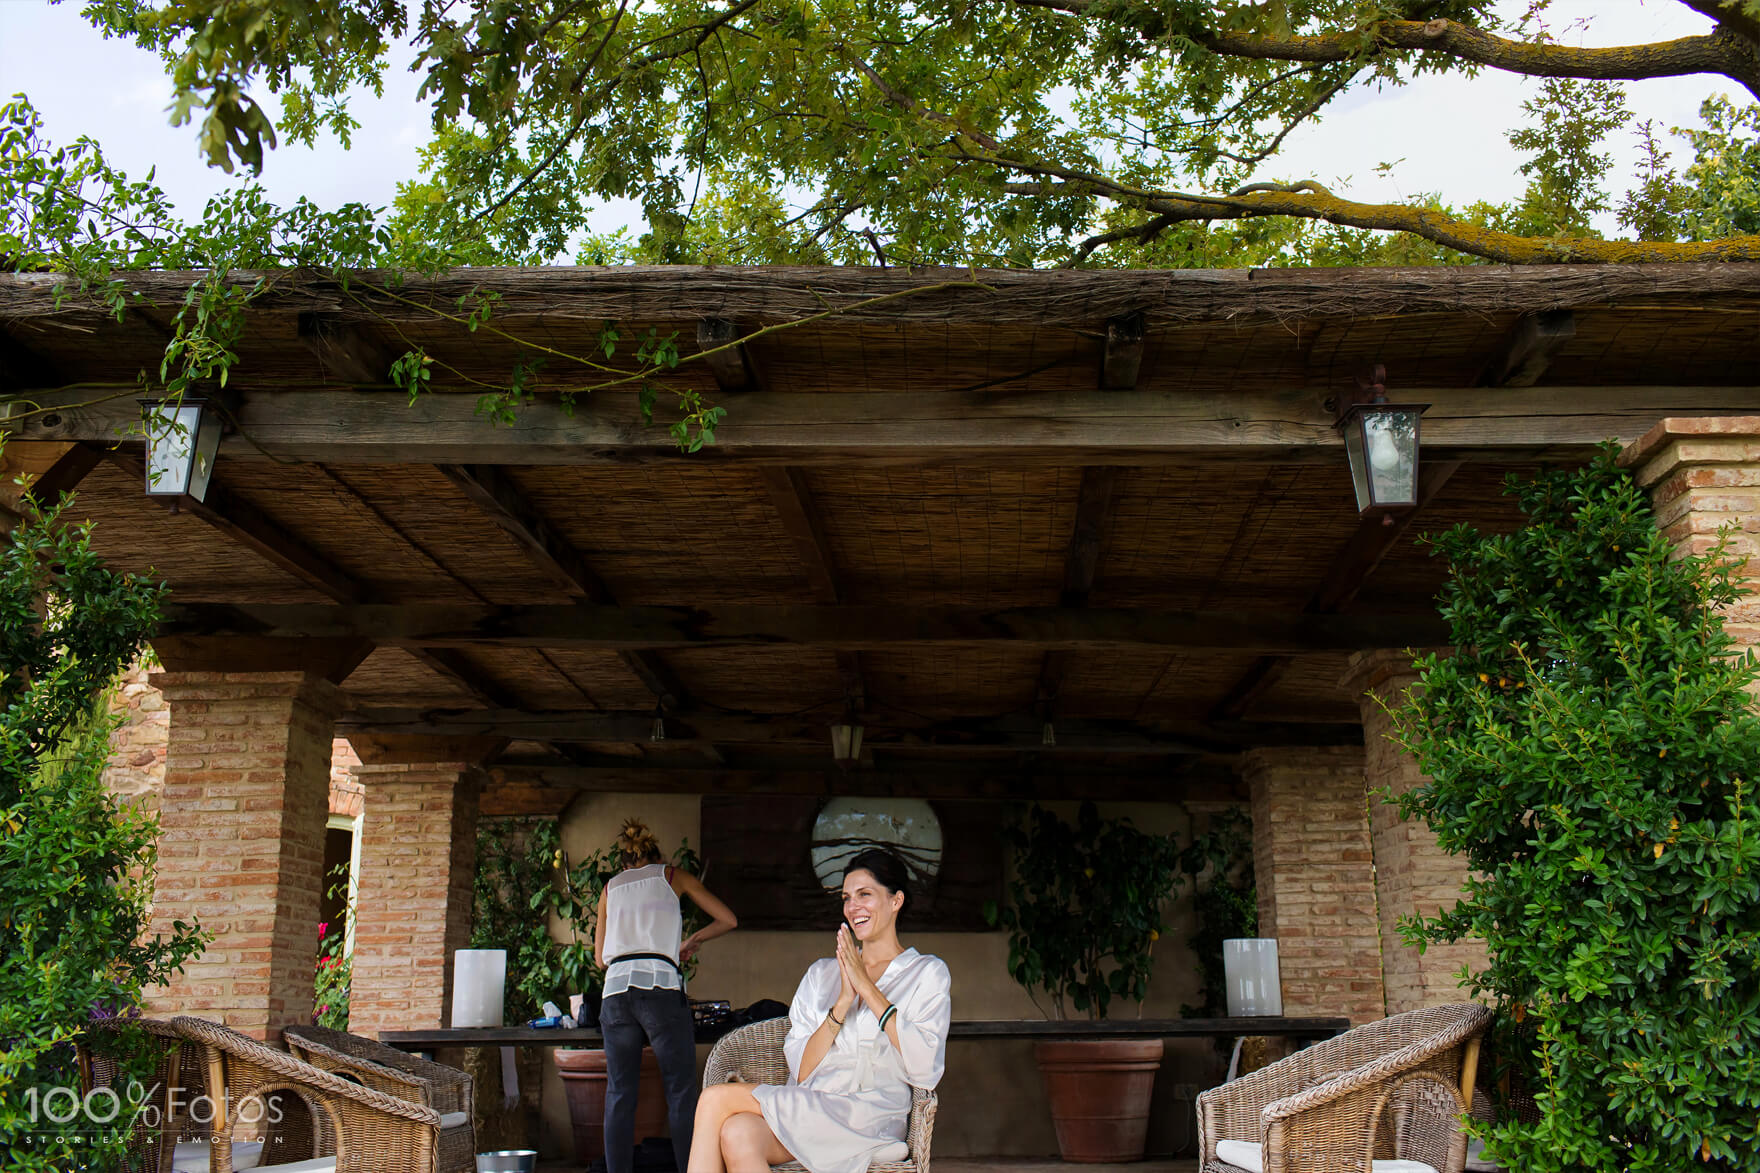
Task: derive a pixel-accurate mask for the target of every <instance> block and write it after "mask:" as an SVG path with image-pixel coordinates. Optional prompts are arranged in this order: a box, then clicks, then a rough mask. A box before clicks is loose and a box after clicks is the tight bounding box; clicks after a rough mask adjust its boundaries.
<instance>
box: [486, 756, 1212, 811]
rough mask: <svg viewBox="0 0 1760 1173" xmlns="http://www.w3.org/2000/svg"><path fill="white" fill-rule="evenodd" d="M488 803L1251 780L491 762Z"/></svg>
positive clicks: (515, 805) (1054, 793)
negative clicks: (624, 795)
mask: <svg viewBox="0 0 1760 1173" xmlns="http://www.w3.org/2000/svg"><path fill="white" fill-rule="evenodd" d="M489 779H490V781H489V784H488V786H486V787H485V788H484V792H483V806H484V809H485V811H489V810H500V809H501V808H503V807H506V808H508V809H509V810H510V812H513V811H521V810H525V809H527V808H532V809H554V810H560V809H561V808H562V807H563V806H564V805H566V804H567V801H568V799H570V798H572V797H573V796H574V795H575V794H579V793H582V792H588V793H618V792H633V793H638V794H727V795H740V794H748V795H754V796H763V795H824V796H827V797H831V796H836V795H848V796H851V797H861V798H927V799H931V800H937V799H938V800H943V801H957V802H985V801H989V802H1009V801H1014V802H1033V801H1041V800H1055V799H1067V798H1092V799H1095V800H1113V801H1120V802H1166V801H1169V800H1177V801H1184V802H1245V801H1246V800H1247V792H1246V787H1245V786H1244V785H1243V784H1242V783H1241V781H1240V779H1239V778H1238V777H1237V776H1236V775H1235V774H1234V772H1233V771H1231V770H1229V769H1228V768H1227V767H1226V766H1223V765H1219V764H1214V763H1207V762H1194V763H1191V764H1190V765H1187V766H1184V767H1183V768H1179V769H1173V770H1168V769H1160V770H1156V771H1154V772H1152V773H1122V772H1121V773H1109V772H1105V771H1093V772H1085V771H1084V772H1076V771H1056V772H1037V771H1035V772H1022V771H1015V770H997V769H995V768H993V767H984V768H980V769H974V770H948V769H946V768H945V767H939V766H938V767H935V768H933V769H929V770H924V769H909V770H837V769H829V768H827V769H822V770H814V769H800V770H722V769H679V768H677V767H657V768H656V767H642V766H632V767H627V768H623V769H594V768H580V767H570V766H550V767H534V766H495V765H491V766H490V768H489Z"/></svg>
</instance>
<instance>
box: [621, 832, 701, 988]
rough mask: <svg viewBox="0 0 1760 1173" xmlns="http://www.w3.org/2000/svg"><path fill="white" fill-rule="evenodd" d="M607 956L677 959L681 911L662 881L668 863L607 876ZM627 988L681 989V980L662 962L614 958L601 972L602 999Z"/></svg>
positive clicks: (670, 967)
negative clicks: (643, 955)
mask: <svg viewBox="0 0 1760 1173" xmlns="http://www.w3.org/2000/svg"><path fill="white" fill-rule="evenodd" d="M605 900H606V902H607V903H606V905H605V956H606V957H621V956H623V955H624V954H626V953H659V954H663V955H664V956H666V957H670V958H672V960H674V961H677V960H678V945H679V938H680V937H681V936H683V935H684V914H683V913H682V912H680V911H679V907H678V894H677V893H675V892H674V891H673V890H672V885H671V884H669V883H667V882H666V865H665V864H663V863H651V864H649V865H647V866H646V867H640V868H630V869H629V870H628V871H624V872H619V873H618V874H617V875H615V876H613V877H611V880H610V882H608V883H607V884H606V885H605ZM628 989H637V990H682V989H684V978H683V977H682V976H680V974H679V972H678V970H677V969H675V968H674V967H672V966H670V965H668V964H666V963H665V962H664V961H653V960H648V959H638V960H635V961H616V962H613V963H612V964H611V966H610V968H609V969H607V970H606V971H605V992H604V997H607V998H609V997H611V996H612V995H613V994H621V993H623V992H624V991H625V990H628Z"/></svg>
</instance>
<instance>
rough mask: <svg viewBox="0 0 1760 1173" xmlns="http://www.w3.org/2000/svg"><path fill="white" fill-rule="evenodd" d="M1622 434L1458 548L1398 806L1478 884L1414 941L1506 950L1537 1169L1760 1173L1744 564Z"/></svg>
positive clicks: (1507, 1020) (1510, 1123) (1532, 1172)
mask: <svg viewBox="0 0 1760 1173" xmlns="http://www.w3.org/2000/svg"><path fill="white" fill-rule="evenodd" d="M1615 455H1616V450H1615V449H1614V448H1613V447H1612V446H1609V447H1607V448H1605V449H1604V450H1603V451H1602V452H1601V453H1600V454H1599V455H1598V456H1597V458H1596V459H1595V460H1594V461H1593V462H1592V463H1591V464H1590V465H1589V466H1588V467H1586V468H1583V469H1581V470H1578V471H1572V472H1550V473H1546V474H1543V475H1541V476H1539V477H1537V478H1536V479H1534V480H1533V481H1530V482H1525V483H1524V482H1520V481H1518V480H1515V479H1514V478H1512V479H1511V481H1510V483H1509V485H1508V492H1509V493H1511V494H1512V495H1513V496H1514V497H1515V498H1516V500H1517V501H1518V502H1519V503H1520V506H1521V510H1522V512H1523V514H1525V515H1526V518H1527V521H1526V524H1525V525H1523V526H1522V528H1520V529H1519V530H1517V531H1515V532H1514V533H1509V534H1481V533H1477V532H1475V531H1473V530H1471V529H1468V528H1466V527H1461V528H1457V529H1455V530H1453V531H1451V532H1449V533H1448V534H1446V535H1444V536H1442V537H1439V538H1436V539H1434V540H1433V541H1434V546H1435V549H1436V552H1437V553H1439V554H1440V555H1441V556H1442V557H1444V558H1446V559H1447V560H1448V564H1449V571H1450V579H1449V582H1448V585H1447V586H1446V588H1445V589H1444V591H1443V594H1442V599H1441V607H1442V613H1443V615H1444V616H1445V617H1446V618H1447V620H1448V621H1449V623H1450V625H1451V627H1452V633H1453V637H1452V643H1453V644H1454V646H1455V648H1456V653H1455V654H1454V655H1453V656H1441V655H1429V656H1424V657H1421V658H1419V660H1418V666H1419V669H1420V672H1421V678H1422V688H1421V689H1420V690H1414V692H1413V694H1412V695H1411V697H1410V698H1408V701H1407V702H1406V703H1405V704H1404V706H1403V707H1402V708H1401V709H1400V710H1399V711H1398V713H1397V716H1398V718H1399V728H1400V731H1401V733H1400V735H1401V738H1402V740H1403V743H1404V744H1405V746H1406V747H1407V748H1408V749H1409V750H1411V751H1412V752H1413V753H1415V754H1416V755H1417V757H1418V761H1419V763H1420V764H1421V766H1422V767H1423V769H1424V772H1425V773H1426V774H1428V775H1429V777H1430V779H1431V781H1430V782H1429V784H1428V785H1425V786H1423V787H1420V788H1418V789H1416V790H1414V791H1412V792H1411V793H1409V794H1407V795H1404V796H1402V797H1401V799H1400V807H1401V811H1402V813H1403V814H1405V815H1407V816H1409V817H1422V818H1423V819H1425V820H1426V821H1427V822H1428V823H1429V825H1430V826H1431V827H1432V828H1433V829H1434V830H1435V832H1436V834H1437V839H1438V842H1439V843H1440V844H1441V845H1442V846H1443V847H1444V848H1445V849H1447V850H1449V851H1453V852H1459V853H1461V854H1464V855H1465V856H1466V861H1467V863H1468V864H1469V865H1470V867H1471V869H1472V878H1471V879H1469V881H1468V882H1467V886H1466V895H1465V898H1464V899H1463V900H1462V901H1461V902H1460V904H1459V905H1458V906H1457V907H1455V908H1453V909H1449V910H1444V911H1443V912H1441V913H1440V914H1439V915H1438V916H1436V917H1434V918H1429V919H1425V920H1422V921H1419V922H1415V923H1411V924H1408V925H1406V926H1405V929H1406V933H1407V936H1408V939H1410V940H1411V941H1412V942H1414V943H1417V944H1419V945H1420V947H1422V943H1423V942H1426V941H1454V940H1459V939H1462V938H1465V937H1479V938H1482V939H1483V940H1484V941H1485V942H1486V944H1487V945H1488V947H1489V955H1490V964H1489V967H1488V968H1487V969H1486V970H1485V971H1484V972H1483V973H1482V974H1479V975H1476V977H1475V979H1474V985H1475V986H1476V987H1477V988H1478V989H1480V990H1482V991H1484V992H1486V993H1488V994H1489V995H1490V996H1491V997H1492V998H1493V999H1494V1000H1495V1002H1496V1006H1497V1010H1498V1015H1499V1022H1500V1029H1499V1036H1498V1043H1499V1046H1498V1050H1499V1052H1500V1055H1501V1060H1502V1065H1503V1066H1504V1068H1505V1070H1504V1071H1503V1072H1502V1074H1503V1075H1504V1076H1505V1077H1507V1078H1508V1079H1509V1080H1511V1081H1513V1086H1517V1087H1521V1086H1525V1087H1527V1088H1530V1089H1532V1091H1533V1094H1534V1097H1535V1100H1536V1101H1537V1106H1538V1108H1539V1118H1538V1119H1537V1120H1534V1121H1532V1122H1526V1123H1524V1122H1522V1121H1521V1120H1520V1119H1515V1118H1511V1117H1509V1116H1506V1117H1505V1122H1504V1123H1501V1124H1499V1125H1498V1126H1496V1127H1495V1128H1492V1129H1489V1130H1485V1134H1486V1135H1487V1137H1488V1139H1489V1147H1490V1148H1491V1150H1492V1151H1493V1152H1494V1153H1496V1154H1498V1155H1499V1156H1500V1157H1501V1159H1502V1160H1503V1163H1504V1164H1505V1165H1506V1166H1508V1167H1511V1168H1515V1169H1519V1170H1522V1171H1523V1173H1554V1171H1558V1173H1563V1171H1565V1170H1632V1171H1634V1173H1647V1171H1656V1173H1662V1171H1665V1170H1668V1171H1674V1170H1684V1169H1710V1170H1744V1171H1746V1173H1755V1171H1757V1170H1760V825H1756V822H1755V817H1754V816H1755V811H1754V799H1753V795H1754V786H1755V780H1756V777H1757V776H1760V717H1756V715H1755V712H1754V710H1753V703H1754V702H1753V697H1752V696H1751V695H1750V694H1749V692H1747V691H1745V690H1746V689H1747V688H1749V687H1751V686H1752V685H1753V683H1754V681H1755V679H1756V663H1755V660H1754V658H1753V656H1752V654H1751V653H1750V654H1736V653H1735V647H1734V644H1733V641H1732V639H1731V637H1730V636H1729V635H1728V633H1726V632H1725V630H1724V628H1723V623H1722V620H1721V618H1720V611H1721V609H1722V608H1725V607H1727V606H1729V605H1730V604H1732V603H1734V602H1736V601H1737V600H1738V599H1740V598H1742V597H1743V596H1742V592H1741V586H1740V581H1741V580H1740V579H1739V577H1738V575H1739V571H1738V570H1737V568H1736V567H1734V566H1732V565H1731V564H1730V563H1728V562H1727V561H1724V560H1723V559H1722V550H1721V549H1720V550H1718V551H1715V552H1714V553H1713V554H1711V555H1709V556H1705V557H1677V556H1676V555H1675V552H1674V550H1673V548H1672V543H1671V542H1670V541H1669V540H1668V539H1667V538H1665V537H1664V536H1663V535H1662V534H1660V533H1658V532H1657V529H1656V524H1655V518H1654V516H1653V514H1652V511H1651V506H1650V503H1649V501H1648V499H1647V498H1646V496H1645V494H1644V493H1643V492H1642V491H1641V490H1640V489H1639V488H1638V486H1637V485H1636V484H1634V483H1633V481H1632V480H1631V478H1630V477H1629V476H1628V475H1627V474H1626V473H1625V472H1624V471H1622V470H1621V469H1620V468H1619V467H1618V466H1617V464H1616V461H1615Z"/></svg>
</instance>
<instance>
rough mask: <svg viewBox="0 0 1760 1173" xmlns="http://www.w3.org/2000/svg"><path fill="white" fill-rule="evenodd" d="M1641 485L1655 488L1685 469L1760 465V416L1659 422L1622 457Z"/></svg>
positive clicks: (1622, 453)
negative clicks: (1722, 465) (1757, 463)
mask: <svg viewBox="0 0 1760 1173" xmlns="http://www.w3.org/2000/svg"><path fill="white" fill-rule="evenodd" d="M1619 462H1620V464H1621V465H1623V466H1625V467H1626V468H1629V469H1631V470H1632V475H1633V476H1635V477H1636V478H1637V481H1638V483H1639V484H1640V485H1642V486H1644V487H1645V488H1652V487H1654V486H1655V485H1657V484H1659V483H1661V482H1662V481H1664V480H1667V479H1668V478H1669V477H1671V476H1673V475H1674V474H1675V473H1677V472H1679V471H1680V470H1681V469H1682V468H1685V467H1692V466H1703V465H1718V464H1754V463H1756V462H1760V415H1732V416H1691V417H1687V418H1670V419H1664V420H1660V421H1658V422H1657V424H1656V426H1655V427H1653V428H1651V429H1650V430H1649V431H1648V432H1645V433H1644V434H1643V435H1642V436H1640V437H1639V438H1638V439H1637V440H1635V441H1633V442H1632V443H1631V444H1629V445H1627V446H1626V449H1625V450H1624V451H1623V452H1621V453H1620V454H1619Z"/></svg>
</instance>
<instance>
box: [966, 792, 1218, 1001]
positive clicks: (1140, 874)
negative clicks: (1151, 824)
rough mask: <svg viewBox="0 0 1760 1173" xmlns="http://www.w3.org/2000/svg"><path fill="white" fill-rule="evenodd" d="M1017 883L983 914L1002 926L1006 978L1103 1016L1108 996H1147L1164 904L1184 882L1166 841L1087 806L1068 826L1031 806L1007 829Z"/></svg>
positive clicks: (1168, 837) (1135, 998)
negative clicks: (1003, 899) (1003, 900)
mask: <svg viewBox="0 0 1760 1173" xmlns="http://www.w3.org/2000/svg"><path fill="white" fill-rule="evenodd" d="M1003 840H1004V842H1006V843H1007V844H1008V845H1009V847H1010V848H1011V849H1012V852H1013V854H1012V863H1013V868H1014V878H1013V879H1012V880H1011V881H1010V883H1009V885H1008V901H1007V903H1006V904H1003V905H1000V906H999V905H997V904H995V903H991V904H988V905H986V907H985V909H984V915H985V917H986V919H988V920H989V922H990V923H991V924H992V925H994V926H997V927H1000V928H1004V929H1007V930H1008V934H1009V935H1008V972H1009V974H1010V975H1011V976H1013V978H1014V980H1015V981H1017V982H1019V983H1020V984H1021V985H1022V986H1024V987H1026V989H1027V990H1028V991H1029V992H1031V991H1033V990H1043V991H1045V992H1046V993H1047V994H1049V995H1050V996H1051V1003H1052V1007H1053V1008H1054V1010H1055V1011H1056V1014H1057V1017H1059V1018H1062V1017H1064V1013H1065V1010H1066V1003H1067V1004H1068V1005H1069V1006H1073V1007H1074V1008H1075V1009H1076V1010H1077V1011H1079V1012H1081V1013H1084V1014H1087V1015H1088V1016H1089V1017H1090V1018H1105V1017H1106V1013H1107V1010H1108V1008H1109V1007H1110V1006H1111V1005H1112V1000H1113V999H1114V998H1122V999H1126V1000H1128V1001H1131V1002H1141V1001H1142V1000H1143V999H1144V998H1145V997H1147V996H1148V993H1149V975H1150V971H1151V970H1152V969H1153V967H1154V946H1155V942H1156V941H1157V940H1159V939H1160V937H1161V932H1162V930H1163V929H1165V928H1166V927H1167V926H1166V925H1165V924H1163V923H1162V920H1161V913H1162V906H1163V905H1164V904H1165V903H1166V902H1167V900H1168V898H1169V897H1170V896H1172V895H1173V892H1174V889H1175V888H1177V887H1178V886H1179V884H1180V881H1181V879H1182V878H1183V877H1182V876H1181V874H1180V871H1179V846H1178V844H1176V843H1175V842H1174V839H1173V837H1172V836H1171V835H1151V834H1149V833H1148V832H1146V831H1141V830H1138V829H1137V827H1135V826H1134V825H1133V824H1132V823H1131V821H1130V820H1129V819H1125V818H1114V819H1102V818H1101V817H1100V815H1099V812H1098V811H1097V810H1096V809H1095V806H1094V804H1093V803H1091V802H1084V803H1082V805H1081V808H1080V810H1079V811H1078V812H1077V814H1076V819H1075V822H1074V823H1068V822H1065V821H1064V820H1062V819H1060V818H1058V817H1057V815H1056V814H1054V813H1053V812H1051V811H1048V810H1046V809H1045V808H1044V807H1039V806H1035V807H1033V808H1032V809H1031V810H1029V811H1027V812H1025V813H1024V814H1023V815H1021V816H1020V817H1018V818H1016V819H1015V820H1013V821H1011V822H1010V823H1009V824H1007V825H1006V826H1005V827H1004V828H1003Z"/></svg>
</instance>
